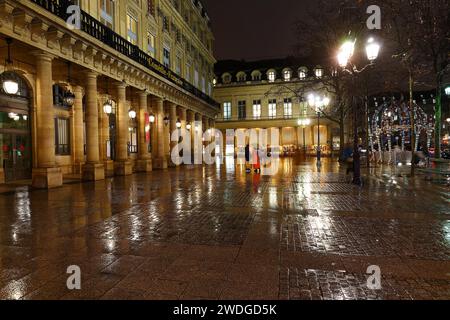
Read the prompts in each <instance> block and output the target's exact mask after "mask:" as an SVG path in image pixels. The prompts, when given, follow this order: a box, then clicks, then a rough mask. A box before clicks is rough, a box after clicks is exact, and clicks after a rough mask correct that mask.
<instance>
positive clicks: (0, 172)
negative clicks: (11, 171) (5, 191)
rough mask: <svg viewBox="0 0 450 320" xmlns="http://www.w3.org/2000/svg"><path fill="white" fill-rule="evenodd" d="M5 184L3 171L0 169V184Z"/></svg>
mask: <svg viewBox="0 0 450 320" xmlns="http://www.w3.org/2000/svg"><path fill="white" fill-rule="evenodd" d="M2 183H5V171H4V170H3V168H0V184H2Z"/></svg>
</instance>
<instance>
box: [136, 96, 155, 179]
mask: <svg viewBox="0 0 450 320" xmlns="http://www.w3.org/2000/svg"><path fill="white" fill-rule="evenodd" d="M147 101H148V95H147V92H145V91H141V92H139V112H138V119H137V121H138V132H139V149H138V160H137V161H136V171H137V172H150V171H152V159H151V158H150V153H149V152H148V142H147V141H146V140H145V137H146V131H145V130H146V128H145V123H146V116H148V103H147Z"/></svg>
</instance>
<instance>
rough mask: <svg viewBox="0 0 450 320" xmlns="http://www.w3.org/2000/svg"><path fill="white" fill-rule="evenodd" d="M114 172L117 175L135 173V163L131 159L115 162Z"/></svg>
mask: <svg viewBox="0 0 450 320" xmlns="http://www.w3.org/2000/svg"><path fill="white" fill-rule="evenodd" d="M114 174H115V175H116V176H129V175H131V174H133V165H132V163H131V162H129V161H116V162H114Z"/></svg>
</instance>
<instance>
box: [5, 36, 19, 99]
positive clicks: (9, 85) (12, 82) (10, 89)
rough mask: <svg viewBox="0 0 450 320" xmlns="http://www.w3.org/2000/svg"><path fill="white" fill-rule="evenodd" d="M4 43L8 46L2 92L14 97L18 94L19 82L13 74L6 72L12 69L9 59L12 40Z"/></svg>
mask: <svg viewBox="0 0 450 320" xmlns="http://www.w3.org/2000/svg"><path fill="white" fill-rule="evenodd" d="M6 43H7V44H8V58H7V59H6V64H5V72H4V73H3V90H4V91H5V93H7V94H12V95H15V94H17V93H18V92H19V82H18V81H17V79H16V77H15V76H14V73H13V72H11V71H8V69H10V68H12V59H11V43H12V39H11V38H7V39H6Z"/></svg>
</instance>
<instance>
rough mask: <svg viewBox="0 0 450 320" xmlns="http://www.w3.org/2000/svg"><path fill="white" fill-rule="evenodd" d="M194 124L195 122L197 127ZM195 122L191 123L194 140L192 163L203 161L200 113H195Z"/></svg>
mask: <svg viewBox="0 0 450 320" xmlns="http://www.w3.org/2000/svg"><path fill="white" fill-rule="evenodd" d="M195 124H197V127H195ZM195 124H194V125H193V130H194V142H193V146H194V147H193V150H194V152H193V156H194V161H195V162H194V163H197V162H200V163H202V162H203V158H202V155H203V142H202V138H203V123H202V115H201V114H200V113H195Z"/></svg>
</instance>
